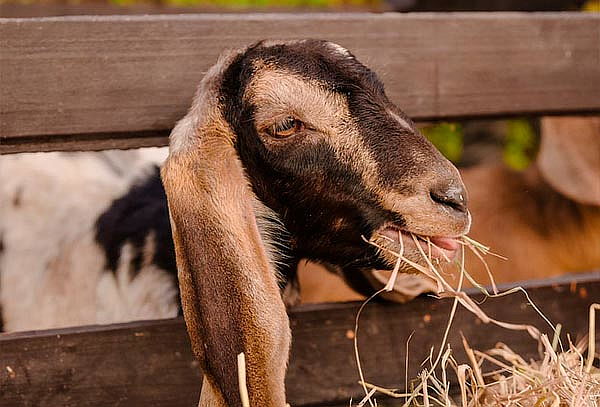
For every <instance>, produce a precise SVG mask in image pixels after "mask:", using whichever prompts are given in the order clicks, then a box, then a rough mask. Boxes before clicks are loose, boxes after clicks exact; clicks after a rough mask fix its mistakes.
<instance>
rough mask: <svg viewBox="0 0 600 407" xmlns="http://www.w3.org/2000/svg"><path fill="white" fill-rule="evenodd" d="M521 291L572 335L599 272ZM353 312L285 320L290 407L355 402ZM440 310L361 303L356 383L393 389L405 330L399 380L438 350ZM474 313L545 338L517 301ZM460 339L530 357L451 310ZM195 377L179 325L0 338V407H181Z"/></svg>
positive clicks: (525, 341)
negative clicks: (361, 378) (361, 376)
mask: <svg viewBox="0 0 600 407" xmlns="http://www.w3.org/2000/svg"><path fill="white" fill-rule="evenodd" d="M540 284H549V285H547V286H543V285H540ZM528 287H529V290H528V291H529V293H530V295H531V297H532V299H533V300H534V302H535V303H536V304H537V305H538V306H540V307H541V308H542V309H543V310H544V312H545V313H546V315H547V316H548V317H549V318H550V319H551V320H552V321H553V322H554V323H561V324H563V332H571V333H572V334H573V335H574V337H579V336H580V335H581V334H583V333H586V332H587V329H588V328H587V323H588V321H587V314H588V307H589V305H590V304H591V303H593V302H598V301H599V300H600V272H596V273H593V274H589V275H583V276H571V277H567V278H562V279H558V280H553V281H549V282H547V283H530V284H529V285H528ZM358 306H359V304H356V303H348V304H330V305H320V306H316V305H313V306H304V307H300V308H297V309H295V310H292V311H291V312H290V320H291V326H292V331H293V345H292V354H291V360H290V368H289V372H288V375H287V392H288V397H289V402H290V403H291V405H292V406H295V407H297V406H310V405H317V404H318V405H328V404H335V403H339V404H344V403H346V405H347V400H348V398H349V397H350V396H354V399H355V400H356V399H357V397H360V391H361V390H360V387H359V386H358V385H357V380H358V375H357V371H356V365H355V362H354V353H353V342H352V339H351V337H352V335H351V332H352V330H353V329H354V318H355V315H356V311H357V309H358ZM450 306H451V301H450V300H440V301H438V300H435V299H431V298H419V299H417V300H415V301H413V302H411V303H408V304H405V305H400V304H384V303H374V304H370V305H369V306H368V307H367V308H366V309H365V312H364V314H363V317H362V319H361V324H360V332H359V343H360V351H361V358H362V362H363V368H364V372H365V375H366V379H367V380H368V381H370V382H373V383H377V384H380V385H383V386H389V387H395V388H402V387H403V383H404V364H405V358H406V354H405V345H406V341H407V338H408V336H409V335H410V334H411V333H412V332H414V335H413V337H412V340H411V342H410V373H409V374H410V376H409V377H414V375H415V374H416V373H417V372H418V370H419V365H420V363H421V361H422V360H424V359H425V358H426V356H427V355H428V353H429V349H430V347H431V346H439V341H440V340H441V337H442V333H443V330H444V329H445V326H446V323H447V318H448V313H449V309H450ZM483 308H484V309H485V310H486V311H487V312H488V313H489V314H490V315H492V316H495V317H497V318H499V319H501V320H505V321H512V322H529V323H533V324H535V325H536V326H538V327H540V328H541V329H542V330H543V331H544V332H550V329H549V328H548V327H547V326H546V325H545V324H544V322H542V321H541V319H540V318H539V317H538V316H536V314H535V312H534V311H533V310H532V309H531V307H529V306H528V305H527V304H526V302H525V301H524V297H523V296H522V295H520V294H515V295H512V296H509V297H504V298H498V299H488V300H487V302H486V303H485V304H484V306H483ZM460 333H463V334H464V335H465V336H466V337H467V339H468V340H469V342H470V344H471V346H472V347H474V348H476V349H486V348H489V347H492V346H494V344H495V343H496V342H498V341H502V342H504V343H506V344H508V345H509V346H511V347H512V348H513V349H514V350H516V351H517V352H518V353H520V354H521V355H522V356H524V357H528V356H535V354H536V344H535V343H534V342H533V341H532V340H531V339H530V338H529V337H528V335H527V334H525V333H522V332H513V331H507V330H504V329H500V328H497V327H494V326H489V325H484V324H481V323H478V322H476V321H475V319H474V318H473V317H472V316H471V315H470V314H468V313H467V312H465V311H463V310H460V311H459V313H458V314H457V317H456V319H455V321H454V325H453V330H452V333H451V340H450V343H451V345H452V348H453V349H454V350H457V353H456V356H457V358H458V359H459V360H463V359H464V355H463V353H462V352H460V351H458V350H459V349H461V347H462V346H461V345H460V335H459V334H460ZM199 377H200V376H199V372H198V370H197V365H196V364H195V362H194V360H193V358H192V356H191V354H190V350H189V343H188V339H187V335H186V332H185V327H184V324H183V321H181V320H179V319H177V320H163V321H154V322H152V321H150V322H134V323H129V324H118V325H111V326H95V327H78V328H71V329H63V330H56V331H42V332H29V333H15V334H4V335H0V400H1V401H2V402H0V405H7V406H16V405H18V406H57V405H60V406H65V407H69V406H104V405H111V406H115V405H124V406H125V405H126V406H133V407H135V406H171V407H176V406H191V405H194V403H195V402H196V400H197V396H198V390H199V389H198V388H199V383H200V380H199ZM2 403H5V404H2Z"/></svg>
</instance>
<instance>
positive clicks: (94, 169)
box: [0, 0, 600, 331]
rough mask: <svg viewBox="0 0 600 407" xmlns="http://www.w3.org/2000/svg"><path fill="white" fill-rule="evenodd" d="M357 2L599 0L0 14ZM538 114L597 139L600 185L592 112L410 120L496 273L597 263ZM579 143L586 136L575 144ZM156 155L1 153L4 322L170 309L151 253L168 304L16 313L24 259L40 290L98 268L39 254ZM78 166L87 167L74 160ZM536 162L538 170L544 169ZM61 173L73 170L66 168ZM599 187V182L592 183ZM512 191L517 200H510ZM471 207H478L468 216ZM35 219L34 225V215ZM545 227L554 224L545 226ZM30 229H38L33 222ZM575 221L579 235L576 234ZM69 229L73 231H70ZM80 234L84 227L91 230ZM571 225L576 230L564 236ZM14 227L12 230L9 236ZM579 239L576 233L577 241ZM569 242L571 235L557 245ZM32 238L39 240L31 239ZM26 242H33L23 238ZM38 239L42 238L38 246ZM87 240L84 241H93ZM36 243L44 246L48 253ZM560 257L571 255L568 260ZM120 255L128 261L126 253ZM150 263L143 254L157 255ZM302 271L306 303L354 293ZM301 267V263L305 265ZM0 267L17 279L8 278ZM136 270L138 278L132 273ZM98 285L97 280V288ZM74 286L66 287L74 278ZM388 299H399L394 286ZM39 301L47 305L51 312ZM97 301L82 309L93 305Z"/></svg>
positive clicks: (1, 1) (57, 3) (555, 7)
mask: <svg viewBox="0 0 600 407" xmlns="http://www.w3.org/2000/svg"><path fill="white" fill-rule="evenodd" d="M361 11H362V12H431V11H522V12H534V11H573V12H600V0H530V1H521V0H489V1H481V0H479V1H478V0H448V1H441V0H0V17H7V18H18V17H43V16H67V15H118V14H161V13H162V14H164V13H223V12H226V13H245V12H361ZM569 120H570V121H569ZM544 121H546V133H548V134H549V136H548V137H555V136H556V135H562V136H563V137H572V136H573V137H574V136H575V135H576V134H579V133H581V134H580V135H581V138H580V139H581V140H582V141H581V142H579V143H580V146H581V145H584V143H585V145H587V146H591V147H588V150H589V149H590V148H591V149H597V154H596V156H593V157H592V160H590V164H589V167H588V168H589V169H588V170H586V171H587V173H588V174H592V177H594V176H597V178H592V182H593V181H595V180H597V181H598V184H594V185H595V186H598V185H600V166H599V165H600V164H599V163H600V148H598V147H597V145H599V144H598V141H594V142H592V143H591V144H590V143H589V141H588V140H591V138H589V137H592V138H593V137H595V140H598V139H600V130H599V129H600V119H598V118H589V120H588V118H586V119H585V120H584V121H583V122H581V121H579V120H578V119H577V118H574V119H567V121H566V122H561V123H558V122H555V123H553V124H552V123H550V122H549V121H548V118H542V117H535V116H523V117H505V118H487V119H477V120H457V121H452V122H420V123H417V125H418V126H419V128H420V129H421V131H422V132H423V134H424V135H425V136H426V137H427V138H428V139H429V140H430V141H431V142H432V143H433V144H435V145H436V147H437V148H438V149H439V150H440V151H441V152H442V153H443V154H444V155H445V156H446V157H447V158H448V159H450V160H451V161H452V162H453V163H455V164H456V165H457V166H458V167H459V168H460V169H461V170H462V171H463V178H464V179H465V182H466V183H467V186H468V187H469V190H470V191H472V192H470V194H471V197H472V198H473V199H472V200H471V203H472V204H473V208H474V209H473V211H474V218H477V219H478V223H475V230H474V233H475V236H474V237H475V238H478V239H481V241H482V242H484V243H489V244H490V245H491V246H492V247H493V248H494V249H496V250H497V251H498V252H499V253H500V254H506V255H507V256H508V257H511V261H512V263H497V264H493V266H494V267H493V269H494V270H495V271H498V273H497V274H498V276H499V278H498V280H500V281H502V282H508V281H515V280H524V279H532V278H542V277H550V276H553V275H557V274H561V273H563V272H580V271H590V270H594V269H598V268H600V259H599V258H598V255H597V254H598V253H600V205H599V204H598V203H597V202H595V201H594V202H593V203H591V204H590V202H592V201H590V200H589V199H588V200H587V201H586V200H584V199H581V193H580V191H572V190H567V191H564V190H563V189H561V188H555V185H554V183H553V182H552V181H553V180H552V175H548V174H545V173H544V172H547V171H546V170H544V171H540V168H538V167H539V166H538V165H536V164H539V163H537V161H540V160H539V156H538V153H539V151H540V147H541V146H542V144H543V138H544ZM582 129H583V130H582ZM585 132H587V136H586V135H585V134H584V133H585ZM548 139H550V138H548ZM574 143H575V142H574ZM594 143H597V144H594ZM556 149H557V147H556V146H550V147H548V148H547V149H546V151H549V152H550V153H555V152H556V151H555V150H556ZM584 150H585V146H584V147H583V148H582V150H581V151H584ZM540 155H542V154H540ZM165 156H166V149H165V148H163V149H140V150H137V151H106V152H98V153H92V152H84V153H40V154H19V155H13V156H5V157H0V172H2V170H3V168H4V171H6V172H5V173H9V171H12V172H10V173H13V174H15V173H20V174H22V175H21V177H20V178H18V177H13V178H14V179H12V180H11V181H13V185H12V186H11V185H6V184H5V185H4V186H3V187H4V189H3V188H2V185H0V214H2V215H3V216H0V277H1V278H0V282H1V283H2V284H0V311H2V308H4V314H5V321H4V322H5V329H7V330H22V329H32V328H40V327H51V326H60V325H77V324H85V323H90V322H99V323H105V322H116V321H127V320H134V319H148V318H158V317H168V316H175V315H177V313H178V304H177V301H176V299H175V297H176V295H177V289H176V285H175V280H174V264H168V265H167V266H168V267H166V266H165V267H163V266H164V265H163V264H158V265H159V266H161V267H162V268H166V269H169V268H170V272H171V274H170V275H168V276H167V277H165V278H166V279H167V280H165V283H164V284H163V285H162V287H163V290H164V292H163V293H162V294H161V293H160V292H157V295H156V297H157V298H144V299H143V303H144V304H158V305H159V306H162V305H161V304H162V303H161V301H162V300H164V299H165V298H167V297H168V299H169V301H171V302H170V305H169V306H168V307H166V308H164V307H163V308H161V309H160V310H157V309H155V308H152V307H150V308H148V307H147V306H146V305H144V307H145V308H144V307H140V308H139V309H131V306H130V304H129V302H128V301H129V300H127V301H125V299H127V298H126V295H123V296H122V297H123V298H124V300H123V301H125V302H124V303H123V307H122V308H118V307H117V306H116V305H115V302H114V301H113V302H111V303H110V304H108V303H107V304H104V308H103V309H104V310H105V311H106V315H104V314H103V315H100V316H98V315H96V316H95V317H93V318H92V319H90V317H89V316H88V314H86V315H85V316H76V317H73V318H71V319H67V318H65V319H64V320H63V321H54V322H52V321H51V320H50V319H48V318H47V316H45V315H43V314H40V315H37V316H36V317H38V316H39V318H38V319H36V318H33V319H32V318H29V316H30V315H31V313H30V312H24V311H23V312H22V314H26V315H27V316H28V318H24V317H23V318H21V314H19V312H21V310H20V308H19V306H20V304H22V303H23V301H22V296H21V295H19V294H18V293H19V289H17V288H15V287H17V286H18V285H19V284H20V285H23V284H24V283H22V280H23V270H37V271H38V272H39V273H38V274H36V275H33V274H32V279H37V281H38V282H39V288H40V290H46V288H47V286H46V285H45V284H46V281H50V280H51V278H49V277H48V274H47V270H53V269H55V270H54V272H59V271H61V270H62V271H65V270H69V269H72V270H76V269H77V270H79V269H81V270H86V269H92V268H94V267H96V266H97V267H96V268H98V273H100V272H101V270H100V268H101V266H102V267H103V265H102V264H93V265H80V264H76V261H75V260H73V261H72V263H69V262H64V263H60V262H53V261H51V260H48V259H52V258H53V257H52V256H54V253H55V252H59V253H63V252H69V255H70V253H71V252H73V253H75V251H74V250H73V249H71V246H70V243H69V242H71V241H74V242H76V245H77V244H81V242H82V240H81V239H80V238H79V236H80V235H81V234H83V233H84V232H85V233H87V231H88V230H90V229H93V227H94V225H95V222H96V220H97V219H98V217H99V216H100V215H101V214H102V211H104V210H105V208H106V207H108V206H109V205H112V204H113V203H114V202H116V201H117V200H118V199H119V198H120V197H121V196H124V195H122V194H125V193H126V192H127V191H129V188H133V187H132V185H135V183H136V182H138V181H136V180H139V179H140V174H142V178H143V179H150V180H152V179H154V180H157V179H158V178H157V173H154V171H155V169H154V166H155V165H160V163H161V162H162V160H163V159H164V157H165ZM546 156H547V157H550V156H551V154H549V153H546ZM536 160H537V161H536ZM593 160H595V161H593ZM565 161H569V160H568V159H567V157H565ZM594 165H596V167H594ZM49 168H53V171H54V170H55V171H54V172H53V171H49ZM61 168H62V169H61ZM83 168H85V169H86V170H82V169H83ZM103 172H106V176H102V175H99V174H102V173H103ZM538 172H541V173H542V174H541V176H540V174H539V173H538ZM64 174H70V175H73V176H72V177H69V178H68V179H66V177H64ZM76 175H79V176H80V177H79V179H76V177H75V176H76ZM85 177H88V178H85ZM144 177H145V178H144ZM19 182H20V184H19ZM116 185H120V187H119V188H117V187H116ZM157 185H158V187H157V188H158V190H156V191H153V192H152V193H154V194H157V195H156V197H157V198H156V202H158V204H157V205H163V206H162V207H157V208H158V209H157V210H162V211H163V212H160V213H158V214H157V218H160V219H162V221H164V225H162V224H161V225H159V226H160V227H162V229H160V227H158V226H157V230H159V229H160V230H163V229H164V230H168V226H167V225H168V215H167V214H166V204H165V203H164V197H163V196H162V195H161V193H162V192H161V191H159V189H161V187H160V184H157ZM582 188H583V187H582ZM28 189H29V190H31V191H34V192H35V193H36V194H37V195H31V198H30V204H31V205H32V206H31V207H33V208H34V211H37V212H36V213H37V214H40V213H42V212H40V211H42V209H40V208H43V210H44V211H47V213H46V215H45V216H46V217H45V218H43V217H42V216H41V215H40V217H39V219H34V218H35V217H32V216H30V214H31V213H32V212H31V211H30V212H27V211H26V209H24V208H26V206H27V205H24V204H23V202H26V201H27V199H26V198H23V196H25V197H26V196H27V195H26V194H23V193H22V192H23V191H27V190H28ZM567 189H568V188H567ZM107 190H111V191H112V192H111V193H112V195H110V194H106V192H102V193H99V192H98V191H107ZM597 191H600V188H598V189H597ZM73 192H76V197H75V198H76V199H75V198H74V199H72V200H69V199H62V198H63V197H65V196H70V195H75V194H73ZM491 198H493V199H491ZM518 199H521V200H520V201H518ZM595 199H598V198H595ZM492 201H493V202H492ZM52 202H60V203H61V205H62V206H60V207H59V206H58V204H57V205H56V206H52ZM26 203H27V202H26ZM146 204H147V202H144V199H143V196H140V206H139V208H138V207H137V206H135V205H134V206H132V208H131V209H130V210H132V211H137V210H139V211H143V210H145V209H144V208H145V207H144V206H143V205H146ZM3 205H4V206H3ZM140 208H141V209H140ZM507 208H508V209H509V210H510V211H508V210H507ZM128 210H129V209H128ZM11 211H12V212H11ZM503 211H506V212H507V213H510V216H512V218H511V219H510V220H507V215H505V214H504V215H503V216H504V217H501V216H499V213H500V212H503ZM528 211H529V212H528ZM553 211H555V212H558V216H559V217H558V221H555V219H557V218H556V215H555V214H554V213H552V212H553ZM475 212H479V213H480V214H479V215H478V216H477V217H476V216H475ZM9 214H10V215H9ZM19 214H22V218H19V217H18V216H21V215H19ZM488 215H489V216H488ZM128 216H129V215H128ZM561 216H562V217H561ZM19 219H22V220H23V223H22V224H20V223H18V221H19ZM35 222H38V223H39V224H35ZM511 222H512V223H511ZM67 224H69V225H71V224H72V230H70V229H69V228H68V227H65V225H67ZM556 224H559V226H560V228H559V227H555V226H556ZM565 225H566V226H565ZM27 228H29V231H30V235H34V236H37V237H38V239H35V238H31V237H30V236H28V235H27ZM36 228H37V229H36ZM516 228H522V233H521V234H520V236H521V238H520V242H517V243H515V239H514V238H513V236H514V235H513V232H514V230H515V229H516ZM552 228H554V229H555V230H554V231H553V229H552ZM572 229H573V230H572ZM36 230H37V232H35V231H36ZM499 230H504V231H510V233H508V232H507V233H498V231H499ZM584 230H585V231H586V232H585V233H587V234H584V233H583V231H584ZM8 231H18V232H19V233H18V234H16V235H15V236H14V238H12V237H11V236H9V232H8ZM21 231H22V232H23V233H21ZM31 231H34V232H31ZM67 232H69V233H72V236H71V235H69V234H68V233H67ZM63 235H64V236H63ZM88 235H89V236H92V235H90V234H89V233H88ZM88 235H85V236H88ZM40 236H42V237H44V236H45V238H42V239H39V237H40ZM57 236H58V237H59V238H57ZM61 236H63V237H64V238H63V237H61ZM73 236H75V237H73ZM89 236H88V237H89ZM569 236H575V237H574V238H570V237H569ZM168 237H169V238H170V233H168ZM584 237H585V239H587V240H585V239H584ZM11 238H12V239H13V243H12V245H11V243H10V242H11V240H10V239H11ZM576 238H580V239H581V240H578V241H576ZM3 239H4V240H3ZM118 239H120V241H121V243H120V244H124V243H123V242H127V241H128V240H131V241H133V243H134V245H133V246H134V249H136V250H138V249H141V248H142V247H143V245H144V244H145V240H144V241H142V240H140V239H138V236H137V235H134V234H133V232H132V235H131V236H124V237H118ZM594 239H595V240H594ZM138 240H139V241H138ZM3 241H4V247H3ZM566 241H568V243H569V244H570V245H571V246H568V245H566V244H565V242H566ZM578 242H583V243H581V244H580V243H578ZM38 243H39V245H40V247H33V246H34V245H35V244H38ZM83 243H85V242H83ZM27 244H28V245H31V246H32V247H31V248H27V247H25V245H27ZM43 244H45V246H43V247H42V245H43ZM92 246H93V245H92V244H91V243H90V247H92ZM94 247H95V246H94ZM557 247H560V248H561V249H563V250H564V251H565V252H568V253H569V256H565V257H561V259H560V260H552V259H551V257H550V256H548V255H547V254H548V253H550V252H556V251H557V250H556V248H557ZM126 248H127V247H125V248H124V249H123V250H125V249H126ZM3 249H4V250H3ZM163 249H164V250H165V251H168V250H172V249H169V248H168V247H167V248H161V247H158V248H156V252H157V253H160V252H161V250H163ZM94 250H95V249H94ZM3 251H4V254H3V253H2V252H3ZM535 251H537V253H538V255H539V260H538V261H537V263H536V261H534V260H532V257H531V256H532V253H534V252H535ZM513 252H514V253H517V254H514V253H513ZM32 253H35V255H36V256H37V257H36V256H31V254H32ZM39 253H47V258H48V259H46V257H44V256H42V255H40V254H39ZM136 253H137V252H135V253H133V254H132V256H133V263H135V264H136V266H135V267H138V266H139V264H138V263H140V262H141V261H143V260H140V258H141V256H142V254H139V253H137V254H136ZM140 253H141V251H140ZM519 253H523V255H524V256H525V257H526V258H524V259H521V260H519V257H518V256H519ZM125 254H127V253H125ZM125 254H123V258H125V257H126V256H125ZM513 254H514V255H513ZM11 256H12V257H11ZM565 258H568V261H567V260H565ZM9 259H15V261H14V264H13V263H9ZM23 259H25V260H26V261H31V262H32V264H29V265H27V266H25V265H24V264H25V263H22V260H23ZM127 259H129V260H131V258H127ZM11 261H12V260H11ZM492 261H493V262H495V261H497V260H492ZM519 261H520V262H519ZM151 263H152V262H151ZM154 263H156V261H154ZM154 263H152V264H151V265H152V266H154V265H156V264H154ZM304 270H305V272H304V273H302V272H301V275H300V280H301V281H300V285H301V289H302V287H304V290H305V292H307V293H308V294H307V295H304V294H303V298H302V300H303V301H304V302H322V301H347V300H356V299H359V298H361V297H360V295H358V294H357V293H356V292H354V291H352V290H350V289H349V288H348V287H347V286H346V285H345V284H344V283H343V282H342V281H341V279H339V278H338V277H337V276H336V275H334V274H331V273H328V272H326V271H324V270H323V269H319V268H316V267H315V266H314V265H312V266H308V267H304ZM306 270H310V273H311V274H309V273H308V272H306ZM9 271H10V273H9ZM152 273H154V271H152ZM482 273H483V271H482ZM9 275H10V276H12V277H14V279H12V280H11V279H9V277H8V276H9ZM98 275H100V274H98ZM111 276H112V275H111ZM307 276H310V277H307ZM12 277H11V278H12ZM83 277H84V280H85V281H88V280H89V278H88V277H87V276H86V275H83ZM46 279H47V280H46ZM113 280H115V279H114V278H112V277H110V279H107V280H106V281H105V282H104V280H102V281H101V282H100V285H101V286H102V287H101V288H102V289H103V290H104V291H106V292H113V291H114V292H118V291H119V290H121V291H122V287H121V288H119V287H118V283H119V281H117V280H115V281H113ZM134 280H135V278H133V281H134ZM102 284H105V285H106V287H105V286H104V285H102ZM140 284H142V283H140ZM161 284H162V283H161ZM73 286H74V287H75V285H73ZM132 287H133V286H132ZM134 288H135V287H134ZM26 289H28V286H23V291H26ZM427 289H428V287H425V291H426V290H427ZM56 290H57V292H62V291H64V290H65V289H64V288H62V287H57V288H56ZM67 291H68V290H67ZM75 291H76V290H75ZM44 292H45V291H44ZM398 292H400V293H401V292H402V287H398ZM131 295H134V294H131ZM67 297H68V296H64V295H62V294H61V295H50V294H48V302H47V304H45V308H44V309H47V310H54V311H53V312H54V314H55V315H61V314H63V315H66V314H65V312H64V310H65V309H71V308H72V307H71V308H69V305H68V303H69V301H68V298H67ZM408 297H410V296H408ZM57 299H61V300H64V304H58V303H57ZM392 299H398V300H406V298H405V297H402V296H400V297H399V298H392ZM9 303H11V304H13V306H14V307H15V310H17V311H15V314H16V315H17V317H15V318H14V321H16V322H14V323H13V325H8V324H7V321H6V310H7V307H8V304H9ZM31 303H32V304H33V303H34V300H31ZM56 304H58V305H56ZM24 309H26V307H25V308H24ZM123 310H126V311H123ZM48 312H49V313H50V311H48ZM94 312H95V311H93V310H90V313H91V314H93V313H94ZM82 315H83V314H82ZM94 318H95V319H94ZM1 322H2V319H1V318H0V331H1V330H2V324H1Z"/></svg>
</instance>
